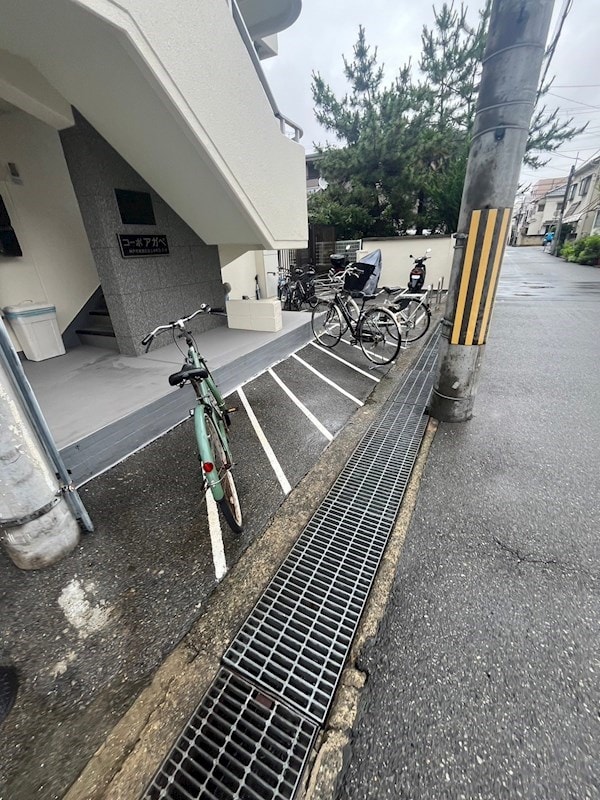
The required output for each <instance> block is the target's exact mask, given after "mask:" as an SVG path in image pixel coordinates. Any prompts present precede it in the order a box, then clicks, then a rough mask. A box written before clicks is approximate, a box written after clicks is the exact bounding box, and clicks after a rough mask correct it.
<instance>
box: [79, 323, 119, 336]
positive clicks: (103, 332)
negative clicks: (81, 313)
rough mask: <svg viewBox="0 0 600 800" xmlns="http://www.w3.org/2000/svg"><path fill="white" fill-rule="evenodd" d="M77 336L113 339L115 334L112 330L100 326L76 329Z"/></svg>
mask: <svg viewBox="0 0 600 800" xmlns="http://www.w3.org/2000/svg"><path fill="white" fill-rule="evenodd" d="M76 333H77V335H78V336H80V335H81V334H83V335H85V336H112V337H113V338H114V335H115V332H114V330H113V329H112V328H101V327H100V326H98V327H96V326H92V327H88V328H78V329H77V330H76Z"/></svg>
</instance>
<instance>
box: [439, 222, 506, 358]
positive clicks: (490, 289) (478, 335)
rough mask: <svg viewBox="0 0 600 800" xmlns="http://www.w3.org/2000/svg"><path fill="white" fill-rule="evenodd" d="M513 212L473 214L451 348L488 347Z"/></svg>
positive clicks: (451, 337)
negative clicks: (488, 335)
mask: <svg viewBox="0 0 600 800" xmlns="http://www.w3.org/2000/svg"><path fill="white" fill-rule="evenodd" d="M510 212H511V209H510V208H486V209H480V210H476V211H473V212H472V213H471V221H470V224H469V233H468V236H467V246H466V248H465V255H464V258H463V264H462V273H461V279H460V286H459V289H458V299H457V301H456V311H455V314H454V323H453V325H452V334H451V336H450V343H451V344H465V345H474V344H485V339H486V336H487V331H488V326H489V322H490V314H491V310H492V303H493V301H494V295H495V294H496V284H497V283H498V275H499V272H500V263H501V262H502V255H503V253H504V246H505V244H506V236H507V233H508V223H509V221H510Z"/></svg>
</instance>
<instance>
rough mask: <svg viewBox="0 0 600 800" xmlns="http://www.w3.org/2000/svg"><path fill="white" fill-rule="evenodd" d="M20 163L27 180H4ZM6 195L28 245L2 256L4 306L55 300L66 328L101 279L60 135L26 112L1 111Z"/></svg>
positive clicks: (0, 186)
mask: <svg viewBox="0 0 600 800" xmlns="http://www.w3.org/2000/svg"><path fill="white" fill-rule="evenodd" d="M8 161H14V162H15V164H16V165H17V167H18V169H19V172H20V174H21V179H22V182H23V183H22V185H18V184H14V183H12V182H10V181H7V180H5V178H6V177H7V174H6V172H7V167H6V164H7V162H8ZM0 194H1V195H2V197H3V199H4V202H5V203H6V207H7V209H8V213H9V214H10V217H11V221H12V226H13V228H14V229H15V232H16V234H17V238H18V239H19V243H20V245H21V249H22V251H23V257H22V258H6V257H5V256H0V306H2V307H4V306H7V305H15V304H17V303H21V302H23V301H27V300H32V301H34V302H38V301H41V302H49V303H52V304H53V305H55V306H56V310H57V318H58V324H59V327H60V330H61V332H62V331H64V329H65V328H66V327H67V325H68V324H69V323H70V322H71V321H72V319H73V318H74V317H75V315H76V314H77V312H78V311H79V310H80V309H81V307H82V306H83V305H84V303H85V302H86V301H87V300H88V299H89V297H90V296H91V294H92V293H93V292H94V290H95V289H96V288H97V286H98V284H99V280H98V274H97V272H96V267H95V265H94V260H93V258H92V252H91V250H90V246H89V243H88V239H87V235H86V233H85V230H84V227H83V222H82V219H81V214H80V211H79V206H78V204H77V200H76V198H75V193H74V191H73V186H72V184H71V179H70V176H69V173H68V170H67V165H66V162H65V158H64V155H63V150H62V147H61V143H60V140H59V137H58V133H57V132H56V131H55V130H54V129H53V128H51V127H49V126H48V125H46V124H45V123H44V122H40V121H39V120H37V119H34V118H33V117H31V116H29V114H26V113H25V112H23V111H14V112H10V113H6V114H0Z"/></svg>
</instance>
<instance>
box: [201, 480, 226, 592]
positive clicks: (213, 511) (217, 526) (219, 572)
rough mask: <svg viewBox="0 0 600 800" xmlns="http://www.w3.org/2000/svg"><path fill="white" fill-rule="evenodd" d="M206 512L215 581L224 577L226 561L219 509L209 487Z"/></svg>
mask: <svg viewBox="0 0 600 800" xmlns="http://www.w3.org/2000/svg"><path fill="white" fill-rule="evenodd" d="M206 512H207V516H208V531H209V533H210V546H211V550H212V557H213V564H214V567H215V578H216V579H217V583H218V582H219V581H220V580H222V579H223V578H224V577H225V574H226V573H227V561H226V560H225V549H224V547H223V532H222V530H221V520H220V519H219V509H218V508H217V504H216V502H215V498H214V497H213V496H212V492H211V491H210V489H209V490H208V491H207V492H206Z"/></svg>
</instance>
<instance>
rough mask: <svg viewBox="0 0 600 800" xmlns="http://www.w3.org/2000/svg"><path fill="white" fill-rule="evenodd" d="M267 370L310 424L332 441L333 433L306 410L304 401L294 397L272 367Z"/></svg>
mask: <svg viewBox="0 0 600 800" xmlns="http://www.w3.org/2000/svg"><path fill="white" fill-rule="evenodd" d="M268 372H269V375H270V376H271V377H272V378H273V380H274V381H275V383H277V384H278V385H279V386H281V388H282V389H283V391H284V392H285V393H286V394H287V396H288V397H289V398H290V400H291V401H292V402H293V403H295V404H296V405H297V406H298V408H299V409H300V411H302V413H303V414H304V415H305V416H306V417H307V418H308V419H309V420H310V421H311V422H312V424H313V425H314V426H315V428H316V429H317V430H318V431H320V433H322V434H323V436H324V437H325V438H326V439H327V440H328V441H329V442H332V441H333V434H331V433H330V432H329V431H328V430H327V428H326V427H325V426H324V425H321V423H320V422H319V420H318V419H317V418H316V417H315V415H314V414H312V413H311V412H310V411H309V410H308V408H307V407H306V406H305V405H304V403H302V402H300V400H299V399H298V398H297V397H296V395H295V394H294V393H293V392H292V390H291V389H288V387H287V386H286V385H285V383H284V382H283V381H282V380H281V378H280V377H279V376H278V375H276V374H275V373H274V372H273V370H272V369H270V368H269V370H268Z"/></svg>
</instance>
